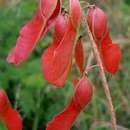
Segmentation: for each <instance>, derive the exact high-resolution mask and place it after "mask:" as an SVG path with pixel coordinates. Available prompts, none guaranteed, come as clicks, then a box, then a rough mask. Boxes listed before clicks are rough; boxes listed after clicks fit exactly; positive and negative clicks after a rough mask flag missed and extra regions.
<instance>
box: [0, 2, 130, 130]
mask: <svg viewBox="0 0 130 130" xmlns="http://www.w3.org/2000/svg"><path fill="white" fill-rule="evenodd" d="M90 2H91V3H93V4H97V5H99V6H100V7H101V8H103V9H104V10H105V11H106V13H107V15H108V18H109V27H110V29H111V35H112V37H113V39H114V41H115V42H119V43H120V44H121V51H122V58H121V65H120V70H119V72H118V73H117V74H116V75H115V76H111V75H110V74H107V78H108V82H109V84H110V89H111V94H112V98H113V104H114V107H115V111H116V114H117V124H118V125H119V126H120V128H121V129H119V130H125V128H128V130H129V129H130V94H129V93H130V0H91V1H90ZM81 3H82V2H81ZM37 4H38V0H0V87H1V88H3V89H5V90H6V92H7V94H8V96H9V99H10V101H11V104H12V106H13V107H14V108H16V109H17V110H18V111H19V112H20V114H21V116H22V118H23V127H24V128H23V130H29V129H30V130H44V129H45V126H46V124H47V122H48V121H49V120H51V119H52V117H53V116H54V115H55V114H56V113H58V112H60V111H62V110H63V109H64V107H65V106H66V105H67V103H68V101H69V100H70V99H71V97H72V95H73V88H72V83H71V81H72V77H73V75H74V74H77V73H78V72H77V71H76V69H75V66H74V67H73V69H72V72H71V73H70V75H69V78H68V80H67V81H66V83H65V85H64V87H63V88H62V89H58V90H57V89H55V88H54V87H53V86H51V85H50V84H48V83H47V81H45V79H44V77H43V75H42V72H41V61H40V60H41V55H42V53H43V52H44V49H45V48H46V47H47V46H48V43H49V42H50V41H51V33H49V34H48V35H47V36H46V37H45V38H44V39H43V40H42V41H41V42H40V44H39V45H38V46H37V48H36V49H35V50H34V51H33V53H32V55H31V57H30V58H29V59H28V60H27V61H26V62H24V63H23V64H22V65H20V66H19V67H15V66H14V65H10V64H8V63H7V62H6V57H7V55H8V53H9V51H10V49H11V48H12V47H13V46H14V45H15V42H16V39H17V37H18V35H19V31H20V28H21V27H22V26H23V25H24V24H25V23H26V22H27V21H28V20H29V19H31V17H32V14H33V13H34V11H35V9H36V6H37ZM83 6H84V5H83ZM98 75H99V72H98V70H97V69H95V70H93V71H91V73H89V78H90V79H91V80H92V81H93V83H94V85H95V91H94V95H93V100H92V102H91V103H90V104H89V106H88V107H87V108H86V109H85V110H84V111H83V112H82V113H81V114H80V116H79V118H78V119H77V121H76V122H75V124H74V126H73V128H72V130H89V128H90V127H92V128H93V129H92V130H110V128H107V126H109V124H110V114H109V111H108V107H107V102H106V97H105V95H104V91H103V89H102V85H101V82H100V78H97V77H99V76H98ZM0 130H6V129H5V128H4V125H3V124H2V123H0Z"/></svg>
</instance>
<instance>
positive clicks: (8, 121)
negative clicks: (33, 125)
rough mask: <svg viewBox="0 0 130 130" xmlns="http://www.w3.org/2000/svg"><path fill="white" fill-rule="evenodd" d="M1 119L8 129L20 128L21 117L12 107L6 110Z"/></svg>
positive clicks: (15, 129)
mask: <svg viewBox="0 0 130 130" xmlns="http://www.w3.org/2000/svg"><path fill="white" fill-rule="evenodd" d="M3 121H4V124H5V126H6V128H7V129H8V130H22V119H21V117H20V115H19V113H18V112H17V111H16V110H14V109H12V108H9V109H8V110H7V112H6V113H5V115H4V117H3Z"/></svg>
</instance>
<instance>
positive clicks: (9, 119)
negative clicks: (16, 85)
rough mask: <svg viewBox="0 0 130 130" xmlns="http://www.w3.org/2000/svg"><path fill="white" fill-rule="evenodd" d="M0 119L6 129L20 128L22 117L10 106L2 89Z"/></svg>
mask: <svg viewBox="0 0 130 130" xmlns="http://www.w3.org/2000/svg"><path fill="white" fill-rule="evenodd" d="M0 119H1V120H2V121H3V122H4V124H5V126H6V128H7V129H8V130H22V119H21V117H20V115H19V113H18V112H17V111H16V110H14V109H13V108H11V106H10V103H9V100H8V97H7V95H6V93H5V91H4V90H0Z"/></svg>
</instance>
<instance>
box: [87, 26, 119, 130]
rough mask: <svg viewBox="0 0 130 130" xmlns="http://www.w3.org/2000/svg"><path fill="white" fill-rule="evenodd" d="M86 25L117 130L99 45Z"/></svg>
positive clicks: (113, 125) (113, 126)
mask: <svg viewBox="0 0 130 130" xmlns="http://www.w3.org/2000/svg"><path fill="white" fill-rule="evenodd" d="M86 25H87V32H88V35H89V38H90V41H91V45H92V48H93V53H94V55H95V57H96V60H97V63H98V65H99V66H100V76H101V80H102V84H103V87H104V91H105V94H106V97H107V100H108V108H109V111H110V113H111V122H112V128H113V130H117V127H116V116H115V112H114V108H113V104H112V98H111V94H110V90H109V85H108V83H107V79H106V76H105V72H104V68H103V64H102V60H101V58H100V54H99V51H98V48H97V45H96V43H95V41H94V39H93V36H92V33H91V31H90V29H89V26H88V24H86Z"/></svg>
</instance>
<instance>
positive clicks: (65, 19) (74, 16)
mask: <svg viewBox="0 0 130 130" xmlns="http://www.w3.org/2000/svg"><path fill="white" fill-rule="evenodd" d="M61 5H62V2H61V0H40V3H39V6H38V8H37V11H36V13H35V14H34V16H33V18H32V20H31V21H29V22H28V23H27V24H26V25H24V27H23V28H22V30H21V31H20V36H19V37H18V39H17V43H16V46H15V47H14V48H13V49H12V51H11V52H10V54H9V56H8V58H7V61H8V62H9V63H13V64H16V65H19V64H20V63H22V62H23V61H25V60H26V59H27V58H28V57H29V56H30V54H31V52H32V50H33V49H34V48H35V46H36V45H37V43H38V41H39V40H40V39H41V38H43V37H44V36H45V34H46V33H47V32H48V31H49V30H50V28H51V27H54V34H53V38H52V42H51V44H50V46H49V47H48V48H47V49H46V50H45V52H44V53H43V56H42V71H43V74H44V77H45V79H46V80H47V81H48V82H49V83H51V84H53V85H54V86H55V87H61V86H62V85H63V84H64V82H65V80H66V79H67V77H68V74H69V72H70V70H71V67H72V59H73V58H75V61H76V64H77V66H78V68H79V70H80V72H81V77H80V79H75V80H74V89H75V94H74V96H73V97H72V99H71V101H70V103H69V105H68V106H67V107H66V109H65V110H64V111H63V112H61V113H59V114H58V115H56V116H55V117H54V118H53V120H52V121H50V122H49V123H48V125H47V128H46V129H47V130H69V129H70V128H71V127H72V125H73V123H74V121H75V120H76V118H77V116H78V115H79V113H80V112H81V111H82V110H83V109H84V107H85V106H86V105H87V104H88V103H89V102H90V100H91V98H92V93H93V91H92V84H91V83H90V81H89V80H88V79H87V78H86V77H85V75H84V71H85V69H84V68H85V66H84V52H83V46H82V37H80V38H79V39H77V32H78V29H79V27H80V23H81V7H80V3H79V0H69V5H70V6H69V13H67V14H66V13H65V12H63V11H61ZM86 19H87V23H88V25H89V28H90V30H91V33H92V35H93V38H94V40H95V42H96V44H97V47H98V49H99V52H100V56H101V59H102V62H103V65H104V69H105V70H106V71H108V72H110V73H112V74H114V73H116V72H117V70H118V66H119V62H120V48H119V45H118V44H113V43H112V40H111V37H110V34H109V30H108V26H107V17H106V15H105V13H104V12H103V11H102V10H101V9H99V8H98V7H96V6H92V7H89V8H88V14H87V16H86ZM0 96H1V95H0ZM5 98H7V97H5ZM1 99H2V98H1ZM7 99H8V98H7ZM3 101H4V99H3ZM7 104H8V100H6V102H1V100H0V106H2V107H1V108H2V109H0V112H1V111H7V110H8V111H9V112H11V113H9V112H7V113H8V114H7V115H8V116H9V117H8V116H7V115H5V114H4V115H2V114H1V117H2V119H3V120H4V122H5V123H6V125H7V127H8V128H9V127H10V126H8V123H7V122H8V121H9V120H10V118H11V116H12V114H13V113H14V114H15V115H16V116H17V114H16V111H14V110H13V109H11V108H10V107H9V106H8V105H7ZM8 108H9V109H8ZM3 113H4V112H3ZM13 117H14V116H13ZM13 117H12V118H13ZM17 117H18V116H17ZM17 121H20V118H18V120H14V122H17ZM21 129H22V126H21V121H20V126H19V129H15V128H14V129H11V128H10V129H9V130H21Z"/></svg>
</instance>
